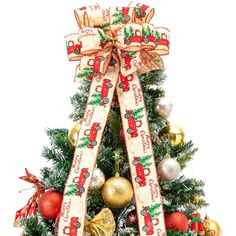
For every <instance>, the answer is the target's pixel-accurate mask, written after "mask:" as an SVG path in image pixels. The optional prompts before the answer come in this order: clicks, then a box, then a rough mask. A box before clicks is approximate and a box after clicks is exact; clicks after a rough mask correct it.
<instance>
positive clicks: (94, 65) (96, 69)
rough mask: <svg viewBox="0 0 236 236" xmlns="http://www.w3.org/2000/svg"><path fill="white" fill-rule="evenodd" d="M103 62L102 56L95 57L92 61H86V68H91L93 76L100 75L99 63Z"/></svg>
mask: <svg viewBox="0 0 236 236" xmlns="http://www.w3.org/2000/svg"><path fill="white" fill-rule="evenodd" d="M104 60H105V57H104V56H96V57H95V58H94V59H89V60H88V62H87V63H88V66H91V67H92V68H93V71H94V75H97V74H100V73H101V63H102V61H104Z"/></svg>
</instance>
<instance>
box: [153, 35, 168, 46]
mask: <svg viewBox="0 0 236 236" xmlns="http://www.w3.org/2000/svg"><path fill="white" fill-rule="evenodd" d="M156 43H157V45H162V46H166V47H168V48H169V46H170V41H169V40H168V39H167V35H166V34H165V33H162V34H161V37H160V38H159V39H158V40H156Z"/></svg>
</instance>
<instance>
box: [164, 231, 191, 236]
mask: <svg viewBox="0 0 236 236" xmlns="http://www.w3.org/2000/svg"><path fill="white" fill-rule="evenodd" d="M167 236H194V233H192V232H188V233H185V232H182V231H178V232H176V231H171V230H168V231H167Z"/></svg>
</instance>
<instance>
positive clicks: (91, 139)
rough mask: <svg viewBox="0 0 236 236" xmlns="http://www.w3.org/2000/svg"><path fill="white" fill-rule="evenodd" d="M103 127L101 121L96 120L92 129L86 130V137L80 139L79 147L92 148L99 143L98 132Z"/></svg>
mask: <svg viewBox="0 0 236 236" xmlns="http://www.w3.org/2000/svg"><path fill="white" fill-rule="evenodd" d="M101 129H102V127H101V126H100V123H97V122H94V123H93V124H92V126H91V128H90V129H86V130H85V131H84V137H82V138H81V139H80V140H79V143H78V146H77V147H78V148H91V149H93V148H94V146H96V145H97V143H98V142H97V140H96V139H97V134H98V132H99V131H100V130H101Z"/></svg>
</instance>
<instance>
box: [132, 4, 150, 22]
mask: <svg viewBox="0 0 236 236" xmlns="http://www.w3.org/2000/svg"><path fill="white" fill-rule="evenodd" d="M148 8H149V6H147V5H143V4H137V7H135V14H136V17H137V18H139V19H141V18H144V17H145V16H146V15H147V13H146V10H147V9H148Z"/></svg>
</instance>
